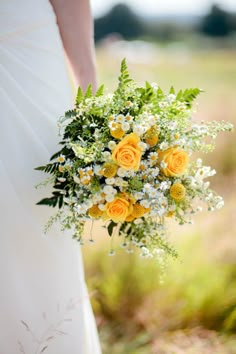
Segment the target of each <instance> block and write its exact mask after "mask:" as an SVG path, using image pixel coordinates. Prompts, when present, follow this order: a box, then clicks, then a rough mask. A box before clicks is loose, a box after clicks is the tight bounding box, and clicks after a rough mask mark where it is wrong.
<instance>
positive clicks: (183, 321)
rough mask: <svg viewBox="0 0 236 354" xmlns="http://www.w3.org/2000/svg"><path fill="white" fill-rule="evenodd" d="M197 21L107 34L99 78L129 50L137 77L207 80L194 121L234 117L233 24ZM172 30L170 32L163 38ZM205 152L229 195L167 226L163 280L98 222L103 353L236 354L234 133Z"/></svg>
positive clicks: (95, 290) (92, 260)
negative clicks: (213, 207) (112, 247)
mask: <svg viewBox="0 0 236 354" xmlns="http://www.w3.org/2000/svg"><path fill="white" fill-rule="evenodd" d="M111 11H112V10H111ZM113 11H114V9H113ZM209 11H212V10H209ZM118 15H119V14H118ZM104 16H105V15H104ZM118 17H119V16H118ZM232 18H234V17H233V15H232ZM204 19H206V16H205V17H204V18H203V20H204ZM100 22H101V18H100ZM157 22H158V21H157ZM199 23H200V22H199ZM202 23H203V22H201V24H202ZM153 26H154V27H155V21H154V20H153V22H152V28H153ZM175 26H177V25H175ZM194 26H195V29H194V27H192V25H191V23H190V24H189V30H187V27H186V26H185V30H184V31H185V35H184V34H183V27H181V25H180V27H178V26H177V28H179V32H178V31H177V30H176V29H175V35H174V38H173V37H171V36H170V30H169V27H170V23H169V22H168V23H164V22H163V23H162V26H161V27H160V24H159V22H158V23H156V27H155V28H156V37H155V36H152V38H149V39H148V38H146V37H145V36H144V35H142V34H140V33H138V34H137V35H135V36H134V35H132V36H131V37H132V38H125V35H124V34H122V33H119V31H117V32H116V34H115V35H114V34H112V35H109V33H108V34H106V36H104V38H101V39H100V40H99V41H98V42H97V63H98V75H99V82H100V83H103V82H104V83H105V84H106V86H107V87H108V88H109V89H110V90H112V89H113V88H114V87H115V85H116V83H117V82H116V78H117V75H118V72H119V66H120V61H121V59H122V58H123V57H126V58H127V64H128V66H129V69H130V72H131V74H132V77H133V78H134V79H135V80H137V81H138V82H139V83H143V82H144V81H145V80H148V81H149V82H157V83H158V85H160V86H161V87H162V88H164V89H168V88H169V87H170V86H171V85H173V86H174V87H176V88H177V89H179V88H185V87H200V88H202V89H203V90H204V91H205V92H204V93H202V95H201V97H200V98H199V99H198V104H199V105H198V106H196V113H195V119H196V120H201V119H206V120H221V119H224V120H227V121H230V122H232V123H234V124H236V43H235V42H236V40H235V39H236V34H235V33H236V32H235V31H234V30H232V31H230V32H227V31H226V32H225V34H224V35H223V34H222V33H220V35H216V36H215V35H213V36H212V35H209V34H206V33H203V32H202V33H199V32H197V31H196V24H195V23H194ZM160 28H161V29H160ZM165 28H167V29H168V31H169V32H168V35H167V38H166V39H165V40H163V36H164V37H165ZM198 28H199V25H198ZM158 31H159V32H158ZM111 33H112V30H111ZM117 33H118V34H117ZM153 33H155V31H154V32H153ZM160 33H161V36H162V37H160ZM127 39H128V40H127ZM201 157H202V158H203V159H204V161H205V164H206V165H207V164H210V165H211V166H212V167H213V168H215V169H216V170H217V175H216V176H215V177H214V178H213V181H212V186H213V187H214V189H215V190H216V191H217V192H218V193H219V194H221V195H222V196H223V197H224V199H225V207H224V208H223V209H222V210H220V211H216V212H212V213H210V212H206V211H204V212H202V213H201V214H199V215H198V216H197V217H195V223H194V225H189V226H178V225H175V224H174V223H173V224H170V228H171V233H170V242H171V243H172V244H173V245H175V247H176V249H177V251H178V253H179V260H177V261H170V262H169V264H168V266H167V271H166V274H165V276H164V279H163V280H164V281H163V283H160V281H159V280H160V279H159V274H160V270H159V268H158V265H157V264H156V263H155V261H150V260H143V259H140V258H139V256H138V255H134V254H131V255H130V254H127V253H125V252H124V250H122V249H121V248H120V247H119V242H120V240H117V255H116V256H114V257H108V256H107V254H108V251H109V242H107V241H108V236H107V235H106V231H105V230H104V229H103V228H102V227H101V225H99V224H98V225H95V229H94V233H95V234H96V235H95V236H96V237H95V239H96V243H95V245H91V244H89V243H88V244H87V245H86V246H84V249H83V253H84V261H85V271H86V279H87V284H88V287H89V290H90V293H91V301H92V305H93V309H94V312H95V315H96V319H97V324H98V328H99V333H100V338H101V341H102V346H103V353H104V354H152V353H154V354H185V353H186V354H209V353H212V354H235V353H236V267H235V265H236V242H235V240H236V218H235V200H236V188H235V186H236V141H235V133H231V134H230V133H224V134H221V135H220V136H219V137H218V139H217V146H216V149H215V151H214V152H213V153H211V154H208V155H205V156H203V155H202V156H201ZM87 233H88V234H89V225H88V230H87Z"/></svg>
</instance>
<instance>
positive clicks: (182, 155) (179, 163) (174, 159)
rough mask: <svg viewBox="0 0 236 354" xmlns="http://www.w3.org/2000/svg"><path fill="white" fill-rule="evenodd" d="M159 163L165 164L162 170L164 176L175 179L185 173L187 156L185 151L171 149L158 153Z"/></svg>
mask: <svg viewBox="0 0 236 354" xmlns="http://www.w3.org/2000/svg"><path fill="white" fill-rule="evenodd" d="M161 161H163V162H164V163H166V164H167V167H165V168H162V172H163V173H164V175H165V176H167V177H176V176H180V175H182V174H183V173H184V172H185V170H186V168H187V165H188V162H189V156H188V154H187V152H186V151H184V150H180V149H179V148H177V147H173V148H169V149H167V150H164V151H159V162H161Z"/></svg>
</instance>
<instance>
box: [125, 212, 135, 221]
mask: <svg viewBox="0 0 236 354" xmlns="http://www.w3.org/2000/svg"><path fill="white" fill-rule="evenodd" d="M134 219H135V216H134V215H132V214H131V215H129V216H127V218H126V219H125V221H128V222H131V221H133V220H134Z"/></svg>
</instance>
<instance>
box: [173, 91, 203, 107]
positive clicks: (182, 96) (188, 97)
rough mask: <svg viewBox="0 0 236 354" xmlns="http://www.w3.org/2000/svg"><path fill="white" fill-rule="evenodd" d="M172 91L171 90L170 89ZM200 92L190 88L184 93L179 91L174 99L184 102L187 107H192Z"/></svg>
mask: <svg viewBox="0 0 236 354" xmlns="http://www.w3.org/2000/svg"><path fill="white" fill-rule="evenodd" d="M172 91H173V89H172ZM201 92H202V90H201V89H199V88H190V89H186V90H184V91H182V90H180V91H179V92H178V94H177V97H176V99H177V100H179V101H182V102H185V103H186V104H187V105H188V106H189V107H192V103H193V101H194V100H195V99H196V98H197V96H198V95H199V94H200V93H201Z"/></svg>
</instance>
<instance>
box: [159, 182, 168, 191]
mask: <svg viewBox="0 0 236 354" xmlns="http://www.w3.org/2000/svg"><path fill="white" fill-rule="evenodd" d="M169 188H170V183H169V182H167V181H164V182H161V184H160V186H159V189H160V190H161V191H166V190H167V189H169Z"/></svg>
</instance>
